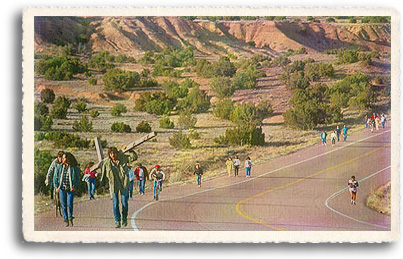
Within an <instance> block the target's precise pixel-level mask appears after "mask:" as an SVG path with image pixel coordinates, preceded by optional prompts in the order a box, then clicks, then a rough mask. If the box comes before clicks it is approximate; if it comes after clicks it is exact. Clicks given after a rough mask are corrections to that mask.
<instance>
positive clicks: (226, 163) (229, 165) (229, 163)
mask: <svg viewBox="0 0 403 259" xmlns="http://www.w3.org/2000/svg"><path fill="white" fill-rule="evenodd" d="M225 165H226V166H227V172H228V176H229V177H231V173H232V167H233V166H234V162H233V161H232V158H231V157H228V159H227V161H225Z"/></svg>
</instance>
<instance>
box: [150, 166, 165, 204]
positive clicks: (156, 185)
mask: <svg viewBox="0 0 403 259" xmlns="http://www.w3.org/2000/svg"><path fill="white" fill-rule="evenodd" d="M150 180H151V181H152V182H153V195H154V200H158V192H160V191H162V181H163V180H165V173H164V171H162V169H161V166H160V165H155V166H154V168H153V169H152V170H151V172H150ZM157 189H158V191H157Z"/></svg>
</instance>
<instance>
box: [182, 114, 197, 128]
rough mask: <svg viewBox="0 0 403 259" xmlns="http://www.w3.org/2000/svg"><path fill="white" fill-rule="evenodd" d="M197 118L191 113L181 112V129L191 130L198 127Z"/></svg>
mask: <svg viewBox="0 0 403 259" xmlns="http://www.w3.org/2000/svg"><path fill="white" fill-rule="evenodd" d="M196 122H197V118H196V117H193V115H192V113H191V111H189V110H182V111H180V112H179V119H178V124H179V127H180V128H183V129H190V128H194V126H195V125H196Z"/></svg>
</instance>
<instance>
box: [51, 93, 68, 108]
mask: <svg viewBox="0 0 403 259" xmlns="http://www.w3.org/2000/svg"><path fill="white" fill-rule="evenodd" d="M70 105H71V100H70V99H69V98H68V97H66V96H64V95H62V96H59V97H57V98H56V100H55V102H54V104H53V106H62V107H65V108H70Z"/></svg>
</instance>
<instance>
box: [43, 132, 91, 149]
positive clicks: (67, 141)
mask: <svg viewBox="0 0 403 259" xmlns="http://www.w3.org/2000/svg"><path fill="white" fill-rule="evenodd" d="M45 139H46V140H48V141H52V142H53V145H54V146H55V147H56V148H69V147H71V148H88V147H89V144H90V142H91V141H89V140H87V139H85V138H80V136H78V135H74V134H69V133H67V132H64V131H50V132H48V133H46V134H45Z"/></svg>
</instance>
